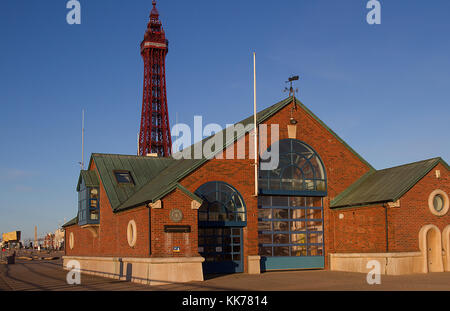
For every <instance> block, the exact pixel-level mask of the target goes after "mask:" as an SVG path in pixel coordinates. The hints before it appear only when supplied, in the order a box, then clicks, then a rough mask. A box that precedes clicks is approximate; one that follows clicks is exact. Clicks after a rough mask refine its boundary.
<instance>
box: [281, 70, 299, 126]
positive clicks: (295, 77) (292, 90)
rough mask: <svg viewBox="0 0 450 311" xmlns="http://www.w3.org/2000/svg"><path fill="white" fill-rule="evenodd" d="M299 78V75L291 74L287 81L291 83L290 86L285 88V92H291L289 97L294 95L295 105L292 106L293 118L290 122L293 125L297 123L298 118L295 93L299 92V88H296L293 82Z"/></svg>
mask: <svg viewBox="0 0 450 311" xmlns="http://www.w3.org/2000/svg"><path fill="white" fill-rule="evenodd" d="M298 79H299V76H291V77H289V79H288V81H286V83H289V88H287V87H286V88H284V92H289V97H292V102H293V104H294V105H293V106H292V108H291V118H290V123H291V124H292V125H295V124H297V120H296V119H295V118H294V110H297V103H296V102H295V98H294V97H295V93H297V94H298V88H296V89H295V90H294V87H293V86H292V82H294V81H297V80H298Z"/></svg>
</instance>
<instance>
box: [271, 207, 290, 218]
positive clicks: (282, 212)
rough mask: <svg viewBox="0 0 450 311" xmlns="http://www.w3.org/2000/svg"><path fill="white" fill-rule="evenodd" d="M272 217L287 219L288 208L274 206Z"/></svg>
mask: <svg viewBox="0 0 450 311" xmlns="http://www.w3.org/2000/svg"><path fill="white" fill-rule="evenodd" d="M273 218H274V219H289V209H285V208H274V209H273Z"/></svg>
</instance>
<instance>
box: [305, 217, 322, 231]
mask: <svg viewBox="0 0 450 311" xmlns="http://www.w3.org/2000/svg"><path fill="white" fill-rule="evenodd" d="M307 230H308V231H322V230H323V226H322V221H321V220H320V221H308V229H307Z"/></svg>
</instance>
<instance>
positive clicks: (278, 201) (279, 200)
mask: <svg viewBox="0 0 450 311" xmlns="http://www.w3.org/2000/svg"><path fill="white" fill-rule="evenodd" d="M288 203H289V197H272V206H288Z"/></svg>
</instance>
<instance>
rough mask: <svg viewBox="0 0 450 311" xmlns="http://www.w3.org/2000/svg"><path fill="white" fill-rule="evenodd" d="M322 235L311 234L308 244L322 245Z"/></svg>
mask: <svg viewBox="0 0 450 311" xmlns="http://www.w3.org/2000/svg"><path fill="white" fill-rule="evenodd" d="M322 236H323V235H322V233H309V234H308V243H321V244H322V242H323V241H322Z"/></svg>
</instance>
